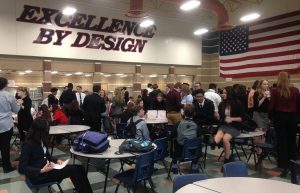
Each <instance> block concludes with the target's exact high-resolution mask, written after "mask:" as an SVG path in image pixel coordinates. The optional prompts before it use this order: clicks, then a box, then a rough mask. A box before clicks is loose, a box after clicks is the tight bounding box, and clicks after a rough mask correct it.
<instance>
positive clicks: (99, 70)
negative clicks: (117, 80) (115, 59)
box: [93, 62, 103, 87]
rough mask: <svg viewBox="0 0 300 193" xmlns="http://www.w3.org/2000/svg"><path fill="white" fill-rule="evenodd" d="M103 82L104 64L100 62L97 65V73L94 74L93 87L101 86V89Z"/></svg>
mask: <svg viewBox="0 0 300 193" xmlns="http://www.w3.org/2000/svg"><path fill="white" fill-rule="evenodd" d="M102 81H103V73H102V64H101V63H99V62H96V63H95V71H94V73H93V85H96V84H98V85H100V87H101V82H102Z"/></svg>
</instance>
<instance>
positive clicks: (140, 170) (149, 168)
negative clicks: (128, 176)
mask: <svg viewBox="0 0 300 193" xmlns="http://www.w3.org/2000/svg"><path fill="white" fill-rule="evenodd" d="M154 151H155V150H152V151H149V152H147V153H144V154H141V155H139V156H137V157H136V166H135V171H134V179H135V181H136V182H138V181H141V180H146V179H149V178H150V177H151V176H152V174H153V170H154Z"/></svg>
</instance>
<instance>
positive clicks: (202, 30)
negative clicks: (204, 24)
mask: <svg viewBox="0 0 300 193" xmlns="http://www.w3.org/2000/svg"><path fill="white" fill-rule="evenodd" d="M207 32H208V29H206V28H201V29H197V30H196V31H194V35H196V36H200V35H202V34H205V33H207Z"/></svg>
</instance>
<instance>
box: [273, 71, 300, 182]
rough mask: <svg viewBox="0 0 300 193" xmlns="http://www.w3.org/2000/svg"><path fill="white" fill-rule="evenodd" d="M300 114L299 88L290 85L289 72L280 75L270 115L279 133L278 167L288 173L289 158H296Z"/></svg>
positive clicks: (282, 174)
mask: <svg viewBox="0 0 300 193" xmlns="http://www.w3.org/2000/svg"><path fill="white" fill-rule="evenodd" d="M299 114H300V94H299V90H298V89H297V88H295V87H293V86H291V85H290V76H289V74H288V73H287V72H280V73H279V75H278V81H277V88H274V89H273V90H272V92H271V98H270V104H269V117H270V119H272V120H273V122H274V127H275V129H276V134H277V152H278V163H277V164H278V167H279V168H282V169H284V170H283V172H282V173H281V176H282V177H284V176H286V174H287V169H288V167H289V160H291V159H296V156H297V155H296V152H297V151H296V132H297V124H298V119H297V118H298V115H299Z"/></svg>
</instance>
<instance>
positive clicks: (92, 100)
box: [81, 93, 106, 121]
mask: <svg viewBox="0 0 300 193" xmlns="http://www.w3.org/2000/svg"><path fill="white" fill-rule="evenodd" d="M81 109H82V110H83V111H84V117H85V119H89V120H91V119H92V120H95V119H99V121H101V113H103V112H105V111H106V105H105V102H104V99H103V98H102V97H100V95H98V94H97V93H92V94H91V95H87V96H86V97H85V98H84V101H83V104H82V107H81Z"/></svg>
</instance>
